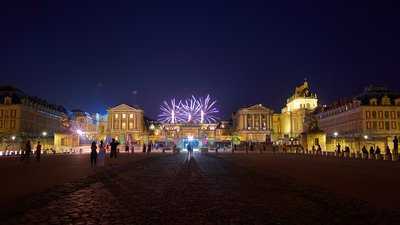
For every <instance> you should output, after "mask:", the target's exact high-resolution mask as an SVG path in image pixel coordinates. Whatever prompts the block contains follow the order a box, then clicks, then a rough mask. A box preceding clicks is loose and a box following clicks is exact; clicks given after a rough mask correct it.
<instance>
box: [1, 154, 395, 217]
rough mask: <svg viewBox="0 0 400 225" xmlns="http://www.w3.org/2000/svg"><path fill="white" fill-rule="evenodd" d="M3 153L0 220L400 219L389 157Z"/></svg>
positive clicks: (393, 164)
mask: <svg viewBox="0 0 400 225" xmlns="http://www.w3.org/2000/svg"><path fill="white" fill-rule="evenodd" d="M0 160H2V161H3V162H2V164H1V167H2V169H4V168H6V167H7V168H8V169H9V170H8V171H14V172H10V173H7V174H5V175H4V176H5V178H4V179H3V181H5V183H3V182H2V184H1V189H2V190H3V191H4V192H3V193H2V194H1V199H2V201H1V202H2V204H1V205H0V221H1V224H398V221H399V219H400V214H399V212H398V210H399V209H400V208H399V207H398V204H397V202H398V200H399V197H398V196H397V195H396V194H395V193H396V191H397V190H398V188H399V183H398V182H396V181H395V180H394V179H393V178H394V177H392V175H391V174H390V172H389V171H393V170H397V169H399V164H398V163H395V162H384V161H368V160H357V159H339V158H335V157H323V156H312V155H295V154H261V155H259V154H249V155H244V154H240V153H239V154H230V153H225V154H224V153H222V154H219V155H214V154H208V155H201V154H199V153H196V154H195V156H194V157H193V158H191V159H190V160H188V158H187V155H186V154H176V155H172V154H154V153H153V154H133V155H132V154H120V157H119V159H118V164H117V165H116V166H111V167H108V166H107V167H106V168H99V167H94V168H91V167H90V165H89V155H87V154H83V155H68V156H66V155H64V156H57V155H56V156H51V155H49V156H47V157H44V158H43V160H42V162H40V163H35V162H32V164H19V161H18V158H11V157H9V158H2V159H0ZM60 167H62V168H64V170H62V171H63V172H62V173H59V172H57V170H59V169H60ZM316 168H318V169H316ZM50 170H52V171H54V172H51V171H50ZM28 171H31V172H30V173H28ZM45 171H47V172H45ZM35 174H36V176H35ZM43 174H47V175H45V176H46V179H45V181H43V180H42V179H44V175H43ZM378 174H379V175H378ZM42 175H43V176H42ZM60 177H62V178H60ZM11 182H13V184H12V185H10V183H11ZM43 182H44V183H43ZM46 183H47V184H46ZM382 184H385V185H382ZM17 186H21V188H20V189H19V190H15V189H18V188H16V187H17ZM13 187H14V188H13ZM5 195H6V196H5Z"/></svg>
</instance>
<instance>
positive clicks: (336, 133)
mask: <svg viewBox="0 0 400 225" xmlns="http://www.w3.org/2000/svg"><path fill="white" fill-rule="evenodd" d="M333 136H335V146H334V148H336V143H337V141H336V137H337V136H338V132H335V133H333Z"/></svg>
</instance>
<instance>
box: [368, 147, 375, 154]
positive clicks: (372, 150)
mask: <svg viewBox="0 0 400 225" xmlns="http://www.w3.org/2000/svg"><path fill="white" fill-rule="evenodd" d="M374 152H375V150H374V147H372V146H371V147H370V148H369V154H370V155H372V154H374Z"/></svg>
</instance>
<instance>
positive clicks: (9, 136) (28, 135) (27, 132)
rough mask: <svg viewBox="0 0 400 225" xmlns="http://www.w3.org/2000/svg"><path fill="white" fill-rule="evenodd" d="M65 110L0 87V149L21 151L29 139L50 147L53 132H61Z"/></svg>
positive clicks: (15, 90) (6, 87)
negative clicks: (22, 145)
mask: <svg viewBox="0 0 400 225" xmlns="http://www.w3.org/2000/svg"><path fill="white" fill-rule="evenodd" d="M66 113H67V110H66V109H65V108H64V107H62V106H59V105H55V104H50V103H47V102H46V101H44V100H42V99H40V98H37V97H33V96H28V95H27V94H25V93H24V92H22V91H20V90H19V89H17V88H15V87H12V86H1V87H0V138H1V146H0V148H1V149H6V148H8V149H12V148H21V144H22V143H23V142H26V141H27V140H30V141H32V142H35V143H36V142H37V141H41V142H42V145H44V148H47V147H49V146H52V145H53V140H54V133H57V132H64V127H63V125H62V118H63V116H64V115H65V114H66Z"/></svg>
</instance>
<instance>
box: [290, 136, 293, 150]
mask: <svg viewBox="0 0 400 225" xmlns="http://www.w3.org/2000/svg"><path fill="white" fill-rule="evenodd" d="M293 140H294V139H293V138H290V151H291V152H293Z"/></svg>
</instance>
